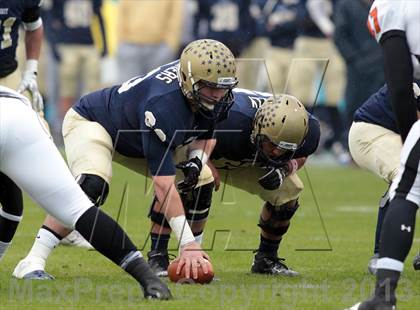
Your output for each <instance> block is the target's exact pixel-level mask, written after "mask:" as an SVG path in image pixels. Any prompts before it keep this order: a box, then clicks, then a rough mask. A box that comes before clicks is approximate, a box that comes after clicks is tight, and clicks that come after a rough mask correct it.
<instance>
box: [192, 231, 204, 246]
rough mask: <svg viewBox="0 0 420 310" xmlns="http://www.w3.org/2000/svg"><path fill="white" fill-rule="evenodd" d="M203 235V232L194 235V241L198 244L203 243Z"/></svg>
mask: <svg viewBox="0 0 420 310" xmlns="http://www.w3.org/2000/svg"><path fill="white" fill-rule="evenodd" d="M203 235H204V233H201V234H199V235H197V236H194V239H195V242H197V243H198V244H200V245H201V244H202V243H203Z"/></svg>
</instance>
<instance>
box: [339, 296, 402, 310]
mask: <svg viewBox="0 0 420 310" xmlns="http://www.w3.org/2000/svg"><path fill="white" fill-rule="evenodd" d="M396 309H397V307H396V306H395V301H394V302H393V303H391V302H389V301H385V300H383V299H381V298H379V297H377V296H375V295H373V296H371V297H370V298H369V299H367V300H365V301H364V302H362V303H360V302H359V303H357V304H355V305H354V306H353V307H351V308H347V309H346V310H396Z"/></svg>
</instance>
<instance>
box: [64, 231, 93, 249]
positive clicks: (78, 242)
mask: <svg viewBox="0 0 420 310" xmlns="http://www.w3.org/2000/svg"><path fill="white" fill-rule="evenodd" d="M60 244H62V245H67V246H74V247H77V248H83V249H87V250H94V249H95V248H94V247H93V246H92V245H91V244H90V243H89V242H87V241H86V240H85V238H83V236H82V235H81V234H80V233H79V232H78V231H76V230H73V231H72V232H71V233H69V234H68V235H67V236H66V237H64V238H63V239H62V240H61V241H60Z"/></svg>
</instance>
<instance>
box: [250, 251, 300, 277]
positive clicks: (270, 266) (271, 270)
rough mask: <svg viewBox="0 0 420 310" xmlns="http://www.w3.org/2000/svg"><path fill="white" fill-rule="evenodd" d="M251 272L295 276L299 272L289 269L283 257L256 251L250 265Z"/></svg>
mask: <svg viewBox="0 0 420 310" xmlns="http://www.w3.org/2000/svg"><path fill="white" fill-rule="evenodd" d="M251 272H252V273H261V274H271V275H281V276H287V277H296V276H298V275H299V272H297V271H294V270H291V269H289V268H288V267H287V266H286V264H285V263H284V258H279V257H272V256H267V255H264V254H261V253H257V254H256V255H255V257H254V262H253V263H252V267H251Z"/></svg>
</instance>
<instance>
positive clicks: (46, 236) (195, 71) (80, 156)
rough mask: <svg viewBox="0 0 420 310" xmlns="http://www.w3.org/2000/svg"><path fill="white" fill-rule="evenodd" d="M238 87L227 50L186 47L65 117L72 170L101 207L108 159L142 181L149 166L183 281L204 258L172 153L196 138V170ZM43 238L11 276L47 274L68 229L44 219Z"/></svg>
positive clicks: (157, 213)
mask: <svg viewBox="0 0 420 310" xmlns="http://www.w3.org/2000/svg"><path fill="white" fill-rule="evenodd" d="M236 84H237V79H236V68H235V59H234V57H233V55H232V53H231V52H230V50H229V49H228V48H227V47H226V46H225V45H224V44H222V43H220V42H218V41H214V40H197V41H194V42H192V43H190V44H189V45H188V46H187V47H186V48H185V49H184V51H183V52H182V54H181V58H180V60H179V61H175V62H172V63H169V64H167V65H164V66H162V67H159V68H157V69H155V70H153V71H151V72H149V73H148V74H147V75H145V76H141V77H135V78H133V79H131V80H129V81H127V82H125V83H123V84H122V85H119V86H115V87H111V88H107V89H103V90H101V91H97V92H94V93H91V94H88V95H86V96H84V97H82V98H81V99H80V100H79V101H78V102H77V103H76V104H75V106H74V107H73V108H72V109H70V110H69V112H68V113H67V115H66V117H65V119H64V123H63V137H64V144H65V149H66V155H67V160H68V163H69V167H70V170H71V171H72V173H73V175H74V176H75V177H76V179H77V181H78V183H79V185H80V187H81V188H82V189H83V190H84V192H85V193H86V194H87V195H88V197H89V198H90V199H91V201H93V202H94V203H95V204H96V205H100V204H102V203H103V202H104V201H105V198H106V195H107V193H108V187H109V184H110V181H111V175H112V166H111V164H112V161H113V160H116V161H118V162H120V163H121V164H122V165H125V166H126V167H128V168H130V169H132V170H134V171H136V172H139V173H141V174H143V175H145V174H147V171H145V169H144V167H145V166H144V162H145V160H146V161H147V168H148V170H149V171H150V173H151V175H152V179H153V185H154V192H155V196H156V199H157V200H158V201H159V203H160V204H159V206H158V207H156V208H155V209H153V210H152V214H151V216H152V218H154V219H163V218H166V220H167V221H168V222H169V224H170V227H171V228H172V229H173V231H174V232H175V234H176V237H177V238H178V240H179V242H180V247H181V253H180V264H179V266H180V268H181V267H182V266H183V265H184V264H185V266H186V267H185V270H186V275H187V277H188V276H189V275H190V271H192V275H193V278H196V277H197V268H198V266H199V265H202V266H203V265H204V266H205V268H203V269H204V272H205V273H206V272H207V268H206V266H207V265H206V264H205V261H204V259H205V258H208V255H207V254H206V253H205V252H204V251H202V250H201V247H200V245H199V244H198V243H197V242H195V239H194V236H193V233H192V232H191V229H190V227H189V226H188V225H185V227H184V223H185V213H184V208H183V206H182V201H181V198H180V196H179V194H178V192H177V190H176V187H175V183H174V181H175V170H176V169H175V166H174V163H173V158H172V157H173V156H172V155H173V154H172V153H173V151H174V149H175V148H177V147H178V146H181V145H185V144H188V143H190V142H192V141H194V140H196V141H194V142H193V143H191V146H190V147H191V148H192V149H194V150H196V152H198V153H196V154H200V155H199V156H198V157H197V158H195V162H196V166H195V167H199V168H198V169H199V170H201V167H202V163H205V158H207V157H208V156H210V153H211V150H212V147H213V146H214V144H215V140H214V139H212V137H213V129H214V125H215V122H216V121H218V120H220V119H222V118H224V117H226V114H227V111H228V110H229V108H230V107H231V105H232V103H233V95H232V88H234V87H235V86H236ZM114 151H115V154H114ZM193 154H194V153H193ZM113 155H114V157H113ZM186 180H188V177H187V178H186ZM51 231H54V232H55V233H51ZM40 232H42V234H41V238H39V239H36V240H35V244H34V246H33V247H32V249H31V251H30V253H29V254H28V256H27V257H26V258H24V259H23V260H22V261H21V262H20V263H19V264H18V266H16V268H15V270H14V273H13V275H14V276H15V277H17V278H25V277H27V275H28V273H30V272H32V271H34V270H39V271H40V272H41V273H43V274H44V275H46V273H45V272H44V268H45V262H46V258H47V257H48V255H49V254H50V252H51V251H52V249H53V248H54V246H55V245H56V244H58V242H59V239H60V237H63V236H65V235H66V234H68V233H69V230H67V229H64V227H63V226H62V225H60V224H59V222H57V221H56V220H54V219H53V218H52V217H48V218H47V219H46V221H45V222H44V227H43V228H41V230H40Z"/></svg>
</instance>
